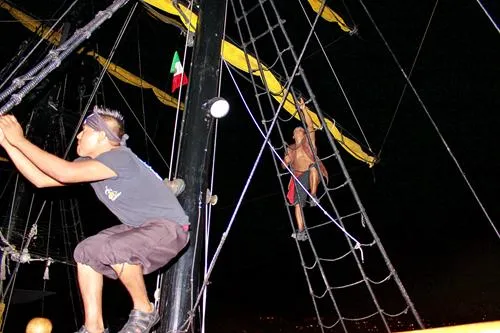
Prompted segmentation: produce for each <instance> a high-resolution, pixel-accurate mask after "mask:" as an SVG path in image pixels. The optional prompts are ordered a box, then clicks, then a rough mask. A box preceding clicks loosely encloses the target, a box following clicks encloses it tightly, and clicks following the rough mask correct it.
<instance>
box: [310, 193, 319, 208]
mask: <svg viewBox="0 0 500 333" xmlns="http://www.w3.org/2000/svg"><path fill="white" fill-rule="evenodd" d="M311 196H312V198H310V200H309V207H316V206H317V205H318V204H317V202H318V197H317V196H316V195H311Z"/></svg>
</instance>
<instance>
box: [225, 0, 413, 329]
mask: <svg viewBox="0 0 500 333" xmlns="http://www.w3.org/2000/svg"><path fill="white" fill-rule="evenodd" d="M240 5H241V6H242V10H241V11H242V12H243V13H244V14H243V15H242V17H240V18H238V17H237V15H236V10H235V16H236V21H237V22H239V21H241V18H244V19H245V22H246V23H247V29H248V31H247V33H248V35H249V36H250V42H249V43H245V42H244V41H242V43H241V44H242V45H244V46H246V45H249V44H252V45H253V46H254V50H253V51H254V53H255V57H256V59H257V61H258V64H259V70H260V72H261V75H260V76H261V78H262V79H263V81H265V76H264V74H263V70H262V66H261V65H260V60H259V56H258V53H257V48H256V47H255V39H254V38H252V32H251V28H250V25H249V24H248V21H247V20H246V14H248V13H245V10H244V9H243V5H242V4H241V1H240ZM260 5H261V6H262V2H261V4H260ZM323 5H324V4H323ZM233 8H234V2H233ZM254 8H255V7H254ZM254 8H252V9H254ZM273 9H275V8H273ZM252 12H253V10H252ZM263 12H265V10H263ZM320 12H321V10H320ZM265 21H266V22H267V23H269V20H268V19H267V17H265ZM278 21H279V22H280V19H279V18H278ZM316 21H317V20H316ZM280 26H281V25H280ZM274 27H275V26H272V25H270V24H268V32H269V33H270V34H271V35H272V30H273V29H274ZM238 28H239V25H238ZM281 28H282V30H283V29H284V28H283V26H281ZM239 29H240V28H239ZM313 29H314V26H313V28H312V30H313ZM259 36H262V34H260V35H259ZM240 37H242V34H241V30H240ZM275 45H276V44H275ZM306 46H307V43H306V45H305V46H304V48H305V47H306ZM244 51H245V55H246V58H247V64H248V52H247V50H246V47H244ZM292 52H293V50H292ZM277 53H278V55H279V56H280V55H281V52H280V50H279V49H277ZM302 53H303V52H302ZM248 67H250V66H248ZM252 70H253V69H251V68H250V70H249V71H250V72H252ZM284 70H285V73H286V67H285V66H284ZM301 74H302V72H300V74H299V75H301ZM250 78H251V80H252V82H254V79H253V76H251V77H250ZM264 85H266V83H265V82H264ZM306 85H307V84H306ZM266 86H267V85H266ZM254 87H255V85H254ZM270 95H271V93H268V96H269V100H271V97H270ZM256 96H258V94H257V93H256ZM311 96H312V94H311ZM312 98H313V102H315V101H314V97H312ZM257 100H258V102H257V104H258V106H259V110H260V111H261V114H262V113H263V111H262V106H261V104H260V101H259V99H258V97H257ZM295 100H297V99H296V98H295ZM270 104H271V109H273V110H274V108H273V107H272V103H270ZM315 104H317V103H315ZM280 106H281V105H280ZM275 113H277V112H276V111H275ZM318 115H319V114H318ZM319 116H320V115H319ZM320 119H321V116H320ZM322 122H323V123H324V119H322ZM264 125H265V124H264ZM257 127H258V128H259V129H260V127H259V126H258V125H257ZM278 128H279V126H278ZM279 132H280V136H281V138H283V135H282V132H281V131H279ZM309 140H310V139H309ZM315 158H316V162H318V158H317V156H316V157H315ZM337 158H340V157H337ZM275 166H276V169H278V167H277V164H276V163H275ZM277 172H278V174H279V171H278V170H277ZM347 179H348V180H349V178H347ZM322 181H323V184H324V180H322ZM280 182H281V180H280ZM351 187H352V185H351ZM355 196H356V195H355ZM329 200H330V201H331V204H332V206H333V207H335V205H334V204H333V201H332V200H331V198H330V199H329ZM357 201H358V200H357ZM360 211H361V212H362V213H363V214H366V213H365V211H364V209H363V207H362V206H360ZM336 216H339V214H336ZM289 218H291V215H290V214H289ZM366 220H367V217H366V216H364V221H365V223H369V221H368V222H367V221H366ZM291 223H292V226H293V221H291ZM370 231H372V233H373V230H370ZM348 241H349V239H348ZM349 245H350V246H351V248H354V246H353V244H352V243H351V242H349ZM378 246H379V248H380V247H381V245H380V244H379V243H378ZM381 252H382V255H384V254H385V253H384V252H383V251H381ZM384 257H385V260H386V261H387V260H388V259H387V257H386V256H385V255H384ZM355 258H356V261H357V264H358V267H359V268H360V271H361V273H362V274H363V279H364V281H365V283H366V284H367V287H368V289H369V290H370V292H371V288H370V286H369V285H368V279H367V276H366V275H364V270H363V269H362V266H361V263H360V262H359V259H358V257H357V256H355ZM388 266H389V267H390V265H388ZM398 286H399V285H398ZM371 294H372V298H373V300H374V302H376V298H375V295H374V294H373V293H372V292H371ZM403 294H404V293H403ZM377 307H378V309H379V313H382V310H381V308H380V307H379V306H377ZM383 320H384V319H383ZM417 320H418V319H417ZM385 326H386V328H387V329H388V330H389V328H388V326H387V325H385Z"/></svg>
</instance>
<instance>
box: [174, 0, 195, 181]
mask: <svg viewBox="0 0 500 333" xmlns="http://www.w3.org/2000/svg"><path fill="white" fill-rule="evenodd" d="M174 6H175V8H177V9H178V10H179V13H180V14H181V15H182V17H183V18H184V19H185V23H186V24H189V25H191V21H192V20H193V17H194V14H193V6H194V1H190V2H189V6H188V10H189V17H186V15H185V14H184V12H183V11H182V10H181V9H180V7H179V6H178V5H177V2H176V1H175V2H174ZM191 34H194V32H191V30H190V29H188V30H187V32H186V38H185V42H184V54H183V56H182V68H184V69H185V68H186V59H187V49H188V46H189V45H190V44H191V36H192V35H191ZM182 75H184V74H182ZM183 87H184V85H182V84H181V85H180V86H179V92H178V95H177V108H176V113H175V122H174V131H173V139H172V150H171V156H170V165H173V163H174V161H173V158H174V151H175V140H176V138H177V133H179V143H178V146H177V156H176V162H175V169H174V178H177V171H178V170H179V160H180V158H179V156H180V153H181V142H182V135H183V126H184V120H185V117H186V113H185V112H184V113H183V115H182V121H181V130H180V131H177V126H178V121H179V112H180V106H181V100H182V99H181V97H182V92H183V90H184V89H183ZM171 177H172V170H170V172H169V174H168V179H169V180H172V178H171Z"/></svg>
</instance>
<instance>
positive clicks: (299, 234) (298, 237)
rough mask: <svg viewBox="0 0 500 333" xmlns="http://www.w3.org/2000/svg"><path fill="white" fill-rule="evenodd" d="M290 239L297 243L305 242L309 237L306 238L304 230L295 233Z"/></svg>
mask: <svg viewBox="0 0 500 333" xmlns="http://www.w3.org/2000/svg"><path fill="white" fill-rule="evenodd" d="M292 238H294V239H296V240H298V241H306V240H308V239H309V237H307V234H306V232H305V231H304V230H302V231H297V232H294V233H293V234H292Z"/></svg>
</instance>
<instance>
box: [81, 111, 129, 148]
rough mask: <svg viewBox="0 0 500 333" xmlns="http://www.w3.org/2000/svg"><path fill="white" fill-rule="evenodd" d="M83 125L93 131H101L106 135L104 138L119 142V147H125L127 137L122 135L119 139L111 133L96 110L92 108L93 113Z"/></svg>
mask: <svg viewBox="0 0 500 333" xmlns="http://www.w3.org/2000/svg"><path fill="white" fill-rule="evenodd" d="M83 124H84V125H87V126H88V127H90V128H92V129H93V130H94V131H103V132H104V133H105V134H106V137H107V138H108V140H109V141H113V142H119V143H120V146H126V145H127V143H126V142H127V139H128V135H127V134H123V136H122V137H121V139H120V138H119V137H118V135H116V134H115V133H113V131H112V130H110V129H109V127H108V124H107V123H106V120H104V119H103V118H102V117H101V116H100V115H99V114H98V113H97V112H96V109H95V108H94V112H93V113H92V114H91V115H90V116H88V117H87V118H86V119H85V121H84V122H83Z"/></svg>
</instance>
